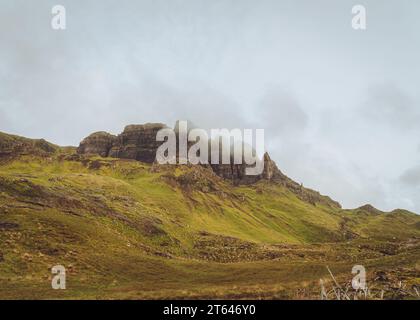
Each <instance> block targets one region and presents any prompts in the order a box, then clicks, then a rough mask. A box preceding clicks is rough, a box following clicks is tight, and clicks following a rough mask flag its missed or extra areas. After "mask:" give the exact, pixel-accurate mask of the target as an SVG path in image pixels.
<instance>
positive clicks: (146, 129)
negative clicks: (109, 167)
mask: <svg viewBox="0 0 420 320" xmlns="http://www.w3.org/2000/svg"><path fill="white" fill-rule="evenodd" d="M165 127H166V126H165V125H164V124H161V123H147V124H144V125H129V126H126V127H125V128H124V131H123V132H122V133H121V134H119V135H118V136H114V135H112V134H109V133H107V132H102V131H101V132H95V133H93V134H91V135H90V136H88V137H86V138H85V139H83V141H82V142H81V143H80V145H79V148H77V152H78V153H79V154H98V155H100V156H102V157H113V158H123V159H134V160H138V161H142V162H147V163H152V162H153V161H155V157H156V150H157V148H158V147H159V145H160V144H161V142H158V141H156V134H157V132H158V131H159V130H160V129H162V128H165Z"/></svg>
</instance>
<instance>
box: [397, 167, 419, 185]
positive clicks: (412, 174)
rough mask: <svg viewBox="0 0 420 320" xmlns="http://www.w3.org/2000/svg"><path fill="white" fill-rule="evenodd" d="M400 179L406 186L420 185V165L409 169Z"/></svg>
mask: <svg viewBox="0 0 420 320" xmlns="http://www.w3.org/2000/svg"><path fill="white" fill-rule="evenodd" d="M400 181H401V182H402V183H403V184H404V185H406V186H409V187H410V186H412V187H418V186H420V165H418V166H416V167H413V168H410V169H407V170H406V171H405V172H404V173H403V174H402V175H401V176H400Z"/></svg>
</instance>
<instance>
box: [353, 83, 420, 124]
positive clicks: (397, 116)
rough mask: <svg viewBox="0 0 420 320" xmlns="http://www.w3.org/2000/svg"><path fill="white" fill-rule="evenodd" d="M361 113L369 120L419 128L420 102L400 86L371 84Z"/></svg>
mask: <svg viewBox="0 0 420 320" xmlns="http://www.w3.org/2000/svg"><path fill="white" fill-rule="evenodd" d="M361 113H362V114H363V115H364V116H365V118H366V119H367V120H368V121H371V122H372V121H373V122H381V123H383V124H385V125H387V126H388V127H389V128H394V129H398V130H410V129H418V127H419V126H418V124H419V122H420V102H419V101H416V100H415V99H414V98H413V97H412V96H410V95H409V94H408V93H407V92H405V91H404V90H402V89H401V88H399V87H398V86H396V85H394V84H391V83H387V84H381V85H375V86H371V87H370V88H369V90H368V96H367V99H366V101H365V103H364V104H363V107H362V110H361Z"/></svg>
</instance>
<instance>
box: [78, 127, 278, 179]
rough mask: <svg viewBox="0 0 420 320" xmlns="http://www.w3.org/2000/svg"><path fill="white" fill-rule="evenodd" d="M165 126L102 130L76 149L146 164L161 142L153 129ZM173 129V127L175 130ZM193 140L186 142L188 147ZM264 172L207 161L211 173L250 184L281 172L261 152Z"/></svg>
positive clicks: (86, 139) (154, 154) (151, 161)
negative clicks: (253, 172) (112, 131)
mask: <svg viewBox="0 0 420 320" xmlns="http://www.w3.org/2000/svg"><path fill="white" fill-rule="evenodd" d="M162 128H167V126H166V125H164V124H162V123H148V124H144V125H129V126H126V127H125V129H124V131H123V132H122V133H121V134H120V135H118V136H113V135H111V134H109V133H106V132H96V133H93V134H91V135H90V136H88V137H87V138H85V139H84V140H83V141H82V142H81V143H80V146H79V148H78V150H77V151H78V153H80V154H98V155H100V156H102V157H113V158H124V159H134V160H138V161H142V162H146V163H153V162H154V161H155V158H156V150H157V149H158V147H159V146H160V144H161V143H162V142H158V141H156V134H157V132H158V131H159V130H160V129H162ZM175 131H176V130H175ZM192 144H193V143H191V142H189V143H188V148H189V147H190V146H191V145H192ZM262 161H264V171H263V172H262V173H261V174H260V175H247V174H246V172H245V170H246V168H247V165H246V164H245V163H243V164H233V159H232V161H231V163H232V164H211V165H207V166H209V167H210V168H211V169H212V170H213V172H214V173H215V174H216V175H218V176H220V177H222V178H224V179H227V180H230V181H232V182H233V183H234V184H252V183H255V182H257V181H259V180H261V179H267V180H272V179H275V178H281V177H282V176H283V175H282V173H281V172H280V171H279V169H278V168H277V166H276V164H275V163H274V161H272V160H271V159H270V157H269V155H268V153H266V154H265V155H264V158H263V160H262Z"/></svg>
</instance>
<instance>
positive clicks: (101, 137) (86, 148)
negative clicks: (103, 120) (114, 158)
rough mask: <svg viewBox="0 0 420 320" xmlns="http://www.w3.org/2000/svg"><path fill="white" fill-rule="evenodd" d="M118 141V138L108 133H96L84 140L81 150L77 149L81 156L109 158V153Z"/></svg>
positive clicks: (80, 146)
mask: <svg viewBox="0 0 420 320" xmlns="http://www.w3.org/2000/svg"><path fill="white" fill-rule="evenodd" d="M116 140H117V137H116V136H114V135H112V134H109V133H107V132H104V131H100V132H95V133H92V134H91V135H90V136H88V137H86V138H85V139H83V141H82V142H81V143H80V145H79V148H77V152H78V153H80V154H98V155H100V156H101V157H108V156H109V151H110V150H111V148H112V146H113V144H114V143H115V142H116Z"/></svg>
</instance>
